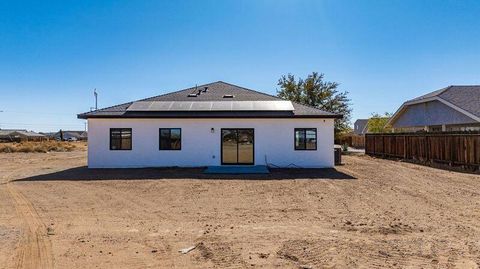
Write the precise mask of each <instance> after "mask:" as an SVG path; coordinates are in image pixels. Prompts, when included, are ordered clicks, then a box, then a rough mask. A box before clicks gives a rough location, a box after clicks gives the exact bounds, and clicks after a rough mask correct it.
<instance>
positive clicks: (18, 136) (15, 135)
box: [0, 129, 48, 142]
mask: <svg viewBox="0 0 480 269" xmlns="http://www.w3.org/2000/svg"><path fill="white" fill-rule="evenodd" d="M43 140H48V137H46V136H45V135H43V134H39V133H35V132H32V131H27V130H21V129H0V141H5V142H20V141H43Z"/></svg>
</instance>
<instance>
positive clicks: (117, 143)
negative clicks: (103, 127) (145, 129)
mask: <svg viewBox="0 0 480 269" xmlns="http://www.w3.org/2000/svg"><path fill="white" fill-rule="evenodd" d="M131 149H132V128H111V129H110V150H131Z"/></svg>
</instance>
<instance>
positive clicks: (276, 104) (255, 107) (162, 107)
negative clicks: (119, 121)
mask: <svg viewBox="0 0 480 269" xmlns="http://www.w3.org/2000/svg"><path fill="white" fill-rule="evenodd" d="M293 110H294V108H293V105H292V102H290V101H215V102H209V101H203V102H202V101H196V102H191V101H170V102H165V101H138V102H134V103H133V104H131V105H130V106H129V107H128V109H127V111H293Z"/></svg>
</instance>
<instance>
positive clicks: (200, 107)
mask: <svg viewBox="0 0 480 269" xmlns="http://www.w3.org/2000/svg"><path fill="white" fill-rule="evenodd" d="M211 108H212V102H194V103H193V104H192V107H191V108H190V111H209V110H210V109H211Z"/></svg>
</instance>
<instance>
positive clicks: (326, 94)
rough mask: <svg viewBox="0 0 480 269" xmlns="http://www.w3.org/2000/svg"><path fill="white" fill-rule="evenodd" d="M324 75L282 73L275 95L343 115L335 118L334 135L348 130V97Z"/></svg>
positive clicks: (350, 111) (315, 73) (346, 93)
mask: <svg viewBox="0 0 480 269" xmlns="http://www.w3.org/2000/svg"><path fill="white" fill-rule="evenodd" d="M323 77H324V75H323V74H319V73H317V72H313V73H312V74H310V75H308V76H307V78H306V79H302V78H298V80H296V79H295V76H294V75H292V74H288V75H283V76H282V77H281V78H280V79H279V80H278V86H280V90H279V91H278V92H277V95H278V96H279V97H281V98H284V99H287V100H290V101H292V102H296V103H300V104H303V105H307V106H312V107H315V108H318V109H321V110H324V111H328V112H332V113H336V114H340V115H343V118H342V119H336V120H335V135H336V136H338V135H339V134H342V133H345V132H348V131H350V117H351V116H350V115H351V113H352V109H351V107H350V105H351V104H350V99H349V98H348V96H347V95H348V92H346V91H345V92H339V91H338V89H337V88H338V86H339V84H338V83H337V82H330V81H324V79H323Z"/></svg>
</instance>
